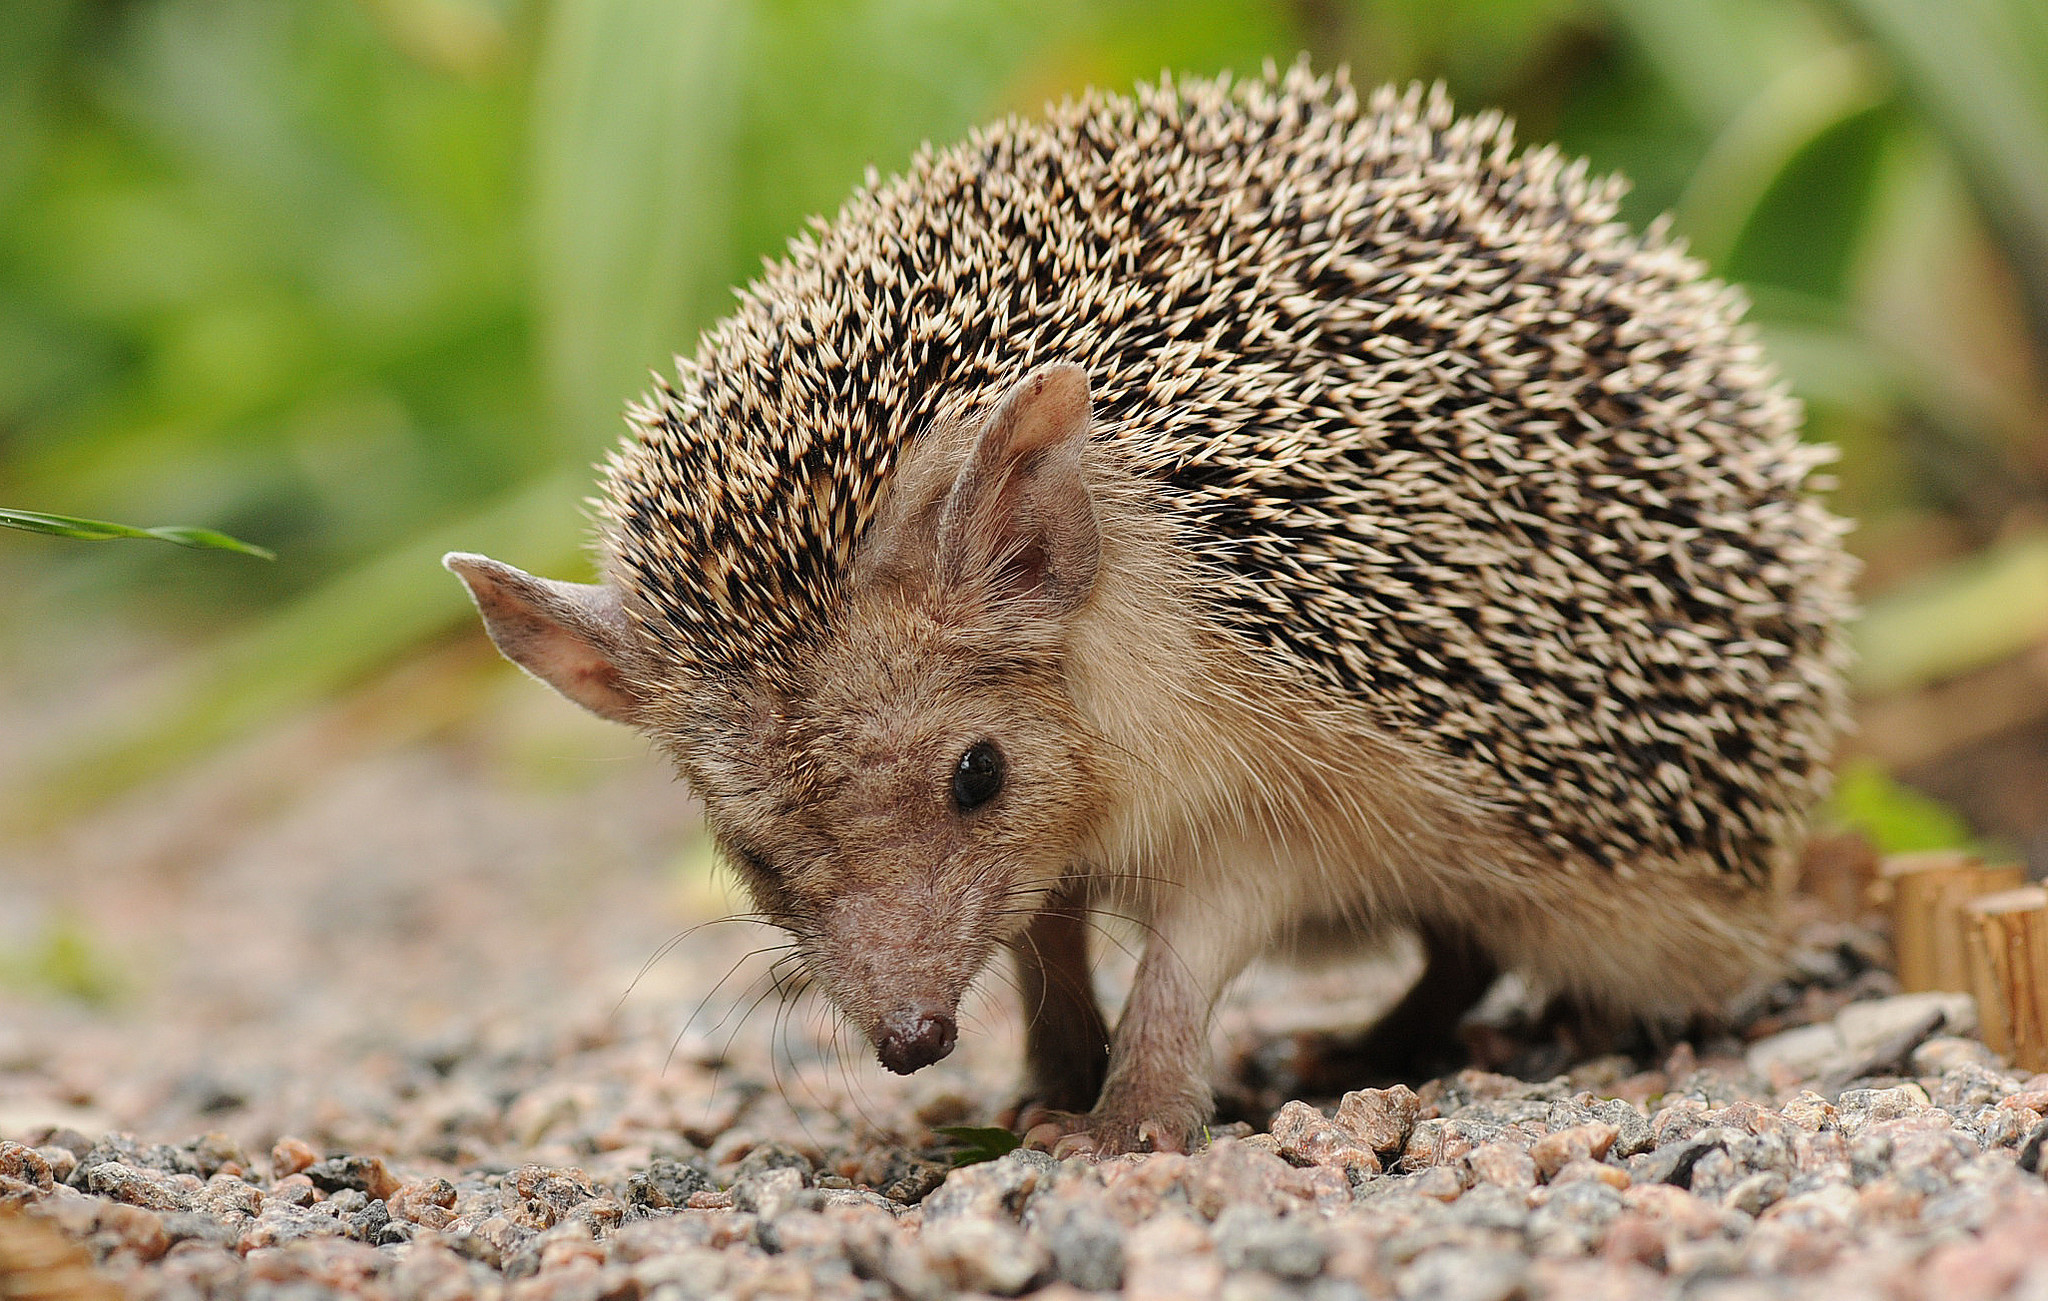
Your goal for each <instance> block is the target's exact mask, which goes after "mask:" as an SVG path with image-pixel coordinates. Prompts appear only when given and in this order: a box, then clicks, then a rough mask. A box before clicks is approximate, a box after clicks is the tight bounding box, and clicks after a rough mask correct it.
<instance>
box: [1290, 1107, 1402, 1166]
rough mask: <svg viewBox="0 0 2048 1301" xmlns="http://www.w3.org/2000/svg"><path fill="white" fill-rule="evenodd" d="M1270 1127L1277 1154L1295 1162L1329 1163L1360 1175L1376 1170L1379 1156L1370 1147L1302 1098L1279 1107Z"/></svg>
mask: <svg viewBox="0 0 2048 1301" xmlns="http://www.w3.org/2000/svg"><path fill="white" fill-rule="evenodd" d="M1270 1128H1271V1130H1272V1133H1273V1137H1274V1139H1275V1140H1277V1141H1278V1143H1279V1145H1280V1155H1281V1156H1283V1157H1285V1158H1287V1159H1288V1160H1290V1161H1293V1162H1294V1163H1295V1164H1297V1165H1320V1166H1330V1167H1332V1168H1335V1169H1340V1170H1346V1171H1351V1170H1356V1171H1358V1172H1359V1173H1360V1174H1362V1175H1376V1174H1378V1173H1379V1172H1380V1159H1379V1157H1378V1156H1377V1155H1376V1154H1375V1153H1374V1151H1373V1149H1372V1148H1371V1147H1369V1146H1367V1145H1365V1144H1364V1143H1361V1142H1360V1141H1359V1140H1358V1139H1357V1138H1356V1137H1354V1136H1353V1134H1352V1133H1351V1132H1350V1131H1349V1130H1348V1129H1347V1128H1345V1127H1343V1126H1341V1125H1339V1124H1338V1123H1337V1122H1335V1121H1333V1120H1331V1119H1330V1118H1329V1117H1327V1116H1325V1115H1324V1114H1323V1113H1322V1112H1320V1111H1317V1110H1316V1109H1315V1108H1314V1107H1311V1106H1309V1105H1308V1104H1307V1103H1305V1102H1290V1103H1288V1104H1287V1105H1286V1106H1284V1107H1282V1108H1280V1110H1279V1112H1278V1113H1277V1114H1275V1115H1274V1117H1273V1123H1272V1125H1271V1127H1270Z"/></svg>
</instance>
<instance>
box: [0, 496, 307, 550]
mask: <svg viewBox="0 0 2048 1301" xmlns="http://www.w3.org/2000/svg"><path fill="white" fill-rule="evenodd" d="M0 528H10V529H20V530H22V531H23V532H25V533H45V534H48V535H49V536H51V537H58V538H78V539H80V540H82V541H86V542H107V541H111V540H113V539H116V538H144V539H148V540H151V541H155V542H169V543H172V544H174V545H176V546H181V547H192V548H194V549H195V550H200V551H239V552H240V553H242V554H243V555H245V556H255V557H257V558H258V559H261V560H275V559H277V554H276V553H275V552H273V551H271V550H270V549H269V548H267V547H259V546H257V545H256V544H255V543H253V542H244V541H242V540H241V539H240V538H235V537H229V536H228V535H227V534H225V533H219V532H216V531H214V530H213V529H199V528H191V527H189V526H186V525H183V524H165V525H162V526H160V527H158V528H153V529H139V528H136V527H134V526H133V525H130V524H116V523H114V522H113V521H111V520H99V519H79V518H78V517H76V516H74V515H50V514H46V513H44V512H42V511H37V510H10V509H8V508H7V507H5V506H0Z"/></svg>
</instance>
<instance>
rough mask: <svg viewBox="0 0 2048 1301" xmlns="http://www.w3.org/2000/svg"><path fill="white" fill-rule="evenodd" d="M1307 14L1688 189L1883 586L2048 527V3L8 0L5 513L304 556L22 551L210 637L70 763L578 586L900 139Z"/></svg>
mask: <svg viewBox="0 0 2048 1301" xmlns="http://www.w3.org/2000/svg"><path fill="white" fill-rule="evenodd" d="M1935 9H1940V10H1941V11H1942V13H1943V14H1944V15H1946V17H1945V18H1942V19H1940V20H1939V21H1937V20H1936V19H1934V18H1932V17H1930V15H1931V14H1932V12H1933V11H1934V10H1935ZM1302 51H1307V52H1308V53H1309V55H1310V56H1311V58H1312V59H1313V60H1314V61H1315V63H1316V64H1317V65H1318V66H1319V67H1323V68H1330V67H1334V66H1336V65H1338V64H1340V63H1346V64H1348V65H1349V66H1350V67H1351V68H1352V70H1353V77H1354V79H1355V80H1356V81H1358V82H1360V83H1361V84H1373V83H1378V82H1380V81H1383V80H1390V79H1392V80H1404V79H1409V78H1426V79H1442V80H1444V81H1445V82H1447V83H1448V84H1449V86H1450V88H1451V90H1452V91H1453V92H1454V93H1455V94H1456V96H1457V97H1458V99H1459V102H1460V103H1462V104H1464V105H1465V106H1467V107H1470V108H1477V107H1480V106H1483V105H1498V106H1500V107H1502V108H1505V109H1507V110H1508V111H1509V112H1511V113H1513V114H1515V115H1516V116H1517V118H1518V119H1519V120H1520V122H1521V123H1522V125H1523V135H1524V137H1525V138H1527V139H1530V140H1532V141H1545V140H1551V139H1555V140H1556V141H1558V142H1559V143H1560V144H1561V145H1562V146H1563V147H1564V148H1565V149H1566V150H1568V151H1570V152H1572V153H1576V154H1582V155H1584V156H1586V157H1588V158H1590V159H1591V161H1592V163H1593V165H1594V166H1595V167H1596V168H1597V169H1600V170H1615V169H1618V170H1620V171H1622V172H1624V173H1626V174H1627V175H1628V176H1630V177H1631V178H1632V179H1633V181H1634V182H1635V189H1634V190H1633V192H1632V193H1631V194H1630V196H1629V197H1628V199H1627V201H1626V207H1625V212H1626V215H1627V217H1628V218H1629V220H1631V221H1633V222H1636V223H1639V224H1640V223H1645V222H1648V221H1650V220H1652V219H1654V218H1656V217H1657V216H1658V215H1659V214H1662V213H1667V212H1668V213H1670V214H1672V216H1673V220H1674V222H1675V225H1676V228H1677V230H1678V231H1679V232H1680V233H1681V234H1683V235H1686V236H1688V237H1689V238H1691V239H1692V240H1693V241H1694V242H1695V247H1696V248H1697V249H1698V251H1699V252H1700V253H1701V254H1702V255H1703V256H1705V257H1706V258H1708V259H1709V260H1710V262H1711V263H1712V264H1713V266H1714V267H1715V269H1716V270H1717V271H1718V272H1719V273H1721V274H1723V275H1726V276H1728V277H1731V278H1733V279H1736V280H1739V281H1741V282H1743V283H1744V284H1745V285H1746V286H1747V287H1748V288H1749V289H1750V291H1751V293H1752V295H1753V297H1754V299H1755V302H1756V305H1757V307H1756V319H1757V320H1758V322H1759V325H1760V326H1761V328H1762V330H1763V333H1764V335H1765V338H1766V341H1767V343H1768V344H1769V346H1770V347H1771V350H1772V352H1773V354H1774V355H1775V356H1776V357H1777V358H1778V359H1779V360H1780V362H1781V365H1782V366H1783V367H1784V369H1785V372H1786V375H1787V378H1788V380H1789V381H1790V383H1791V384H1792V385H1793V387H1794V388H1795V389H1796V390H1797V391H1798V392H1799V393H1800V394H1801V395H1802V396H1803V397H1805V398H1806V399H1807V401H1808V405H1809V411H1810V423H1811V427H1812V431H1813V434H1814V436H1815V437H1816V438H1820V439H1824V440H1827V441H1832V442H1836V443H1839V444H1840V445H1841V446H1842V447H1843V448H1844V451H1845V455H1844V458H1843V460H1842V462H1841V464H1840V466H1839V468H1838V477H1839V479H1840V482H1841V488H1840V491H1839V493H1838V494H1837V504H1838V506H1839V508H1840V509H1841V510H1842V511H1843V512H1844V513H1846V514H1849V515H1852V516H1855V517H1858V518H1860V519H1862V520H1863V521H1864V528H1863V531H1862V532H1861V533H1860V534H1859V536H1858V540H1857V543H1856V544H1857V545H1858V546H1859V548H1861V549H1862V550H1863V551H1864V553H1865V554H1866V556H1867V557H1868V559H1869V560H1870V562H1871V570H1870V573H1871V585H1872V590H1873V592H1874V593H1876V594H1878V595H1879V596H1880V597H1881V596H1882V593H1883V592H1884V591H1885V590H1886V589H1887V588H1889V587H1891V586H1893V585H1894V584H1896V583H1899V582H1901V581H1903V580H1905V579H1907V578H1914V579H1916V580H1917V581H1918V582H1919V583H1920V584H1921V585H1922V586H1923V587H1924V585H1925V584H1926V583H1928V582H1930V581H1937V580H1934V579H1929V578H1927V577H1926V576H1925V574H1926V572H1927V571H1929V570H1931V569H1937V568H1938V567H1939V566H1941V565H1942V564H1944V563H1946V562H1948V561H1951V560H1955V559H1957V558H1959V557H1961V556H1963V555H1965V554H1967V553H1969V552H1972V551H1974V550H1977V549H1979V548H1981V547H1984V546H1986V545H1989V544H1991V543H1993V542H1995V541H1998V540H2000V539H2007V540H2009V539H2010V538H2011V537H2013V536H2014V535H2016V534H2025V533H2027V531H2028V530H2030V529H2038V528H2040V527H2043V526H2044V525H2048V437H2044V435H2043V432H2042V430H2043V429H2044V427H2048V418H2044V417H2048V399H2044V396H2043V395H2044V392H2048V383H2044V380H2043V369H2042V359H2043V355H2044V335H2043V332H2042V325H2043V322H2044V321H2048V257H2044V256H2036V255H2037V254H2039V253H2041V252H2042V250H2044V249H2048V197H2044V191H2048V169H2043V168H2042V167H2041V166H2040V160H2041V159H2042V158H2044V157H2048V149H2043V150H2041V151H2033V147H2034V145H2035V144H2036V143H2037V142H2040V141H2042V140H2043V139H2048V19H2044V18H2043V15H2042V12H2041V9H2040V7H2039V4H2038V0H1955V3H1953V4H1951V5H1944V6H1926V5H1924V4H1923V3H1922V0H1285V2H1282V0H1249V2H1244V3H1240V2H1237V0H1231V2H1227V3H1226V2H1224V0H1177V2H1173V3H1169V2H1167V0H1046V2H1044V3H1029V2H1027V0H978V2H977V3H969V4H956V3H946V2H944V0H845V2H843V3H826V2H824V0H576V2H575V3H569V2H568V0H553V2H552V3H550V2H548V0H524V2H522V3H514V2H513V0H296V2H295V3H292V4H287V5H280V4H276V3H273V2H268V0H0V504H6V505H10V506H15V507H19V508H32V509H36V510H48V511H62V512H68V513H75V514H79V515H85V516H90V517H96V518H98V517H107V516H112V517H114V518H150V519H181V520H192V521H194V522H204V523H205V524H207V525H209V526H212V527H215V528H219V529H224V530H227V531H229V532H231V533H233V534H235V535H237V536H240V537H246V538H248V539H250V540H252V541H254V542H257V543H260V544H262V545H265V546H268V547H270V548H272V549H274V550H275V551H276V552H277V553H278V554H279V555H280V556H282V557H283V562H282V563H280V564H278V565H276V566H261V567H253V566H236V565H233V564H231V563H228V562H229V561H231V560H232V559H233V558H232V557H224V558H205V557H199V558H193V557H184V558H166V556H165V555H163V554H159V553H161V552H162V551H164V550H165V549H161V548H158V549H151V548H120V549H114V548H77V547H71V548H65V547H62V546H60V545H58V544H54V543H45V542H43V541H42V540H40V539H32V538H20V539H17V538H13V537H11V536H10V537H9V538H8V541H7V545H5V546H4V547H0V584H5V585H6V586H7V588H8V589H9V590H10V592H11V593H12V594H13V598H14V599H13V601H12V603H11V604H12V609H13V610H14V612H15V614H16V616H17V621H18V626H20V627H31V626H43V625H44V624H46V623H48V622H50V621H52V620H54V619H55V618H56V612H59V611H62V610H65V609H72V608H76V607H78V606H80V605H82V604H91V605H94V606H112V607H118V608H120V609H123V610H125V611H128V612H129V614H130V617H132V618H133V619H136V620H143V621H147V622H148V623H149V625H150V626H151V627H152V628H155V629H158V630H165V631H166V632H167V633H168V635H170V636H171V637H173V638H174V639H175V640H178V641H180V642H182V643H184V644H187V645H190V646H192V647H193V648H194V655H193V657H192V661H191V669H190V672H189V673H188V675H187V677H188V679H189V681H188V685H187V687H186V688H185V690H184V691H183V692H182V694H174V695H173V697H172V698H170V699H168V700H167V701H166V703H164V704H163V705H162V706H161V708H160V709H159V710H158V711H157V712H153V713H144V714H141V715H138V716H135V717H132V718H124V720H123V724H122V727H123V730H122V731H121V733H120V734H119V735H114V736H95V737H88V738H85V739H83V740H82V741H81V742H80V746H81V749H80V755H81V756H83V757H84V760H85V761H84V762H83V763H82V764H81V765H79V766H76V767H74V768H73V769H72V770H71V771H72V772H73V774H74V775H75V774H76V773H77V772H79V771H86V770H90V771H92V772H95V773H97V774H99V778H98V779H99V780H100V781H101V783H102V785H118V784H119V783H121V782H125V781H128V780H131V779H133V778H137V777H141V776H145V775H147V773H148V772H149V771H151V770H152V769H153V767H155V766H160V765H161V763H163V762H168V761H171V760H174V759H175V758H176V757H177V756H179V755H180V754H183V753H189V752H190V751H191V750H193V749H195V748H199V747H203V746H206V745H210V744H213V743H215V742H217V741H219V740H222V739H225V738H226V737H229V736H232V735H233V734H235V733H236V732H237V731H238V730H240V729H243V728H245V727H247V726H251V725H254V724H255V723H258V722H260V721H262V720H263V719H264V718H266V717H270V716H274V715H275V714H276V713H277V712H279V711H282V710H286V709H289V708H291V707H293V706H295V705H298V704H303V703H304V702H306V701H308V700H310V699H315V698H318V697H319V696H321V695H323V694H325V693H328V692H331V691H333V690H335V689H337V688H339V687H341V686H344V685H346V684H347V683H349V682H351V681H354V680H357V679H358V678H360V677H362V676H363V675H365V674H368V673H371V672H374V671H376V670H377V669H378V668H380V667H381V666H382V665H384V664H386V663H388V662H389V661H390V660H391V659H392V658H393V657H395V656H397V655H399V654H401V653H402V652H403V651H405V650H406V648H408V647H409V646H412V645H415V644H417V643H419V642H420V641H422V640H424V639H427V638H431V637H434V636H436V635H439V634H441V633H443V632H445V631H447V630H448V629H450V628H452V627H455V626H457V625H458V623H459V621H460V620H461V619H462V618H463V617H464V606H463V603H462V600H461V596H460V593H459V591H458V589H457V587H456V585H455V584H454V583H453V581H452V580H449V579H447V578H446V576H445V575H442V574H441V573H440V572H439V571H438V570H437V569H436V568H435V567H434V566H433V564H432V560H433V557H434V555H435V553H436V552H437V551H438V550H440V549H442V548H443V547H446V546H454V545H460V546H469V547H478V548H481V549H486V550H491V551H493V552H494V553H497V554H503V555H504V556H505V557H506V558H507V559H509V560H512V561H514V562H515V563H520V564H522V565H525V566H527V567H530V568H536V569H545V570H549V571H551V572H558V573H563V574H567V575H570V576H573V575H574V573H575V571H576V570H577V569H578V568H580V567H582V566H583V565H584V564H585V562H584V561H582V560H581V559H580V558H579V557H578V555H577V541H578V537H579V533H580V531H581V529H582V527H583V526H582V517H581V515H580V503H579V500H578V499H579V497H580V496H582V495H583V494H584V493H585V492H587V490H588V484H589V472H588V466H589V464H590V463H591V462H592V461H593V460H594V459H595V458H597V457H598V456H600V455H601V454H602V453H603V450H604V448H605V447H606V445H607V444H608V443H609V442H610V441H611V440H612V439H613V438H614V437H615V436H616V434H617V432H618V430H619V427H620V426H619V422H618V414H619V411H620V409H621V407H622V405H623V403H624V402H625V401H626V400H627V399H629V398H630V397H632V396H633V395H634V394H636V393H637V392H639V391H640V390H641V389H642V388H643V387H644V379H645V375H646V372H647V370H648V368H650V367H658V366H663V365H665V364H666V360H665V359H666V358H667V356H668V355H669V354H670V353H671V352H672V351H687V350H689V349H690V347H691V346H692V343H691V341H692V338H693V336H694V334H695V332H696V331H697V330H699V329H701V328H702V327H703V326H705V325H706V324H708V323H709V322H710V321H712V320H714V319H715V318H716V317H717V315H718V314H719V313H720V311H721V310H722V308H723V305H724V304H725V303H727V302H728V301H730V300H729V297H728V295H729V292H730V289H731V287H732V286H734V285H736V284H739V283H742V282H744V281H745V280H746V279H747V278H749V277H750V276H751V275H752V274H754V272H755V271H756V269H757V268H758V267H759V265H760V260H761V259H762V258H763V257H764V256H772V255H773V254H774V253H775V252H776V251H777V250H778V249H780V248H781V247H782V244H783V242H784V241H785V240H786V239H787V238H788V237H789V236H790V235H791V234H793V233H794V232H795V231H797V230H798V229H799V228H800V227H801V224H802V222H803V220H804V219H805V218H806V217H807V216H809V215H811V214H814V213H824V214H828V215H829V213H830V212H831V211H832V210H834V209H835V208H836V206H837V204H838V203H839V201H840V199H841V198H842V197H843V196H844V195H845V194H846V193H847V191H848V190H849V189H850V188H851V187H852V186H854V185H856V184H858V183H859V182H860V180H861V178H862V176H863V175H864V174H865V173H866V172H867V171H868V169H870V168H874V169H879V170H880V171H882V172H888V171H890V170H893V169H895V168H897V167H899V166H900V165H902V164H903V163H904V161H905V160H906V159H907V158H908V157H909V155H910V153H911V152H912V150H913V149H915V148H916V147H917V145H918V144H919V143H920V142H922V141H925V140H931V141H934V142H939V143H943V142H946V141H949V140H952V139H955V138H957V137H958V136H960V135H961V134H962V133H963V132H965V131H966V130H967V129H969V128H970V127H972V126H973V125H974V124H975V123H977V122H979V121H982V120H985V119H987V118H989V117H992V116H995V115H999V114H1002V113H1006V112H1019V113H1029V112H1033V111H1036V109H1037V108H1038V107H1039V106H1040V105H1042V104H1043V103H1045V102H1046V101H1047V100H1050V99H1055V98H1058V97H1061V96H1065V95H1070V94H1075V93H1078V92H1079V91H1080V90H1082V89H1083V88H1085V87H1087V86H1090V85H1100V86H1105V87H1108V88H1112V89H1123V88H1126V87H1128V86H1129V84H1130V83H1132V82H1133V81H1135V80H1139V79H1144V78H1150V77H1153V76H1156V75H1157V74H1158V73H1159V72H1160V71H1161V70H1162V69H1170V70H1172V71H1174V72H1177V73H1180V72H1185V73H1198V74H1207V73H1214V72H1218V71H1223V70H1226V69H1237V70H1242V71H1252V70H1255V69H1256V68H1257V67H1258V66H1259V65H1260V64H1261V63H1262V62H1264V61H1266V60H1273V61H1277V62H1283V63H1284V62H1287V61H1289V60H1291V59H1293V58H1294V57H1296V55H1297V54H1298V53H1300V52H1302ZM2042 603H2043V604H2044V606H2048V594H2044V595H2043V597H2042ZM1949 650H1950V659H1951V660H1952V659H1954V658H1955V657H1954V654H1953V648H1949ZM0 653H8V654H19V653H26V652H25V651H23V650H22V649H21V648H20V647H19V646H17V645H14V644H12V643H10V642H8V641H7V640H6V639H4V638H0ZM1897 658H1898V657H1897V656H1893V657H1892V659H1893V660H1896V659H1897ZM1893 668H1894V669H1895V670H1897V671H1898V672H1900V673H1902V674H1903V675H1904V677H1905V678H1906V679H1910V678H1911V677H1912V675H1913V673H1914V672H1916V671H1917V669H1916V667H1915V665H1913V664H1908V665H1906V666H1905V667H1904V668H1903V669H1899V668H1898V666H1897V665H1896V664H1894V665H1893Z"/></svg>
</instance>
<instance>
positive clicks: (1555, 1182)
mask: <svg viewBox="0 0 2048 1301" xmlns="http://www.w3.org/2000/svg"><path fill="white" fill-rule="evenodd" d="M1587 1182H1592V1183H1601V1184H1605V1185H1607V1186H1608V1187H1609V1188H1626V1187H1628V1186H1629V1184H1630V1182H1631V1181H1630V1179H1629V1177H1628V1171H1626V1170H1624V1169H1622V1168H1621V1167H1620V1166H1612V1165H1608V1164H1607V1163H1606V1162H1604V1161H1589V1160H1583V1159H1581V1160H1576V1161H1571V1162H1568V1163H1567V1164H1566V1165H1565V1167H1564V1168H1563V1169H1562V1170H1559V1171H1558V1172H1557V1173H1556V1174H1554V1175H1552V1176H1551V1177H1550V1186H1551V1187H1553V1188H1563V1187H1568V1186H1570V1185H1572V1184H1577V1183H1587Z"/></svg>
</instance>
